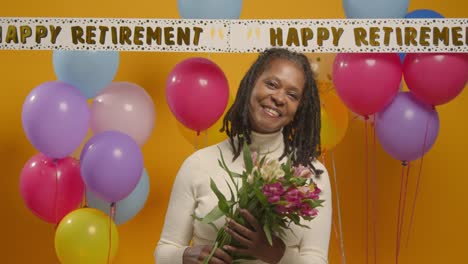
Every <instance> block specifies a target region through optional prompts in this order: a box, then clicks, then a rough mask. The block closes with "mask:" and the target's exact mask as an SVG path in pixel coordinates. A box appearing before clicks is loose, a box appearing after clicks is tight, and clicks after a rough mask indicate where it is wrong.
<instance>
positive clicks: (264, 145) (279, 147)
mask: <svg viewBox="0 0 468 264" xmlns="http://www.w3.org/2000/svg"><path fill="white" fill-rule="evenodd" d="M250 139H251V140H252V143H251V144H250V149H251V150H252V151H258V149H259V148H260V152H261V153H262V154H263V153H273V152H277V151H280V152H281V153H282V152H283V147H284V141H283V130H282V129H281V130H280V131H278V132H274V133H270V134H261V133H258V132H255V131H252V132H251V133H250Z"/></svg>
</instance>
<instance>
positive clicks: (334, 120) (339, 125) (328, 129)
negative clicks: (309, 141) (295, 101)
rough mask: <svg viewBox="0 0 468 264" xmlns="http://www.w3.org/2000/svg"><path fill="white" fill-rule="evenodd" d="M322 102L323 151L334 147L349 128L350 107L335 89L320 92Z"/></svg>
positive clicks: (321, 135) (321, 134) (321, 132)
mask: <svg viewBox="0 0 468 264" xmlns="http://www.w3.org/2000/svg"><path fill="white" fill-rule="evenodd" d="M320 102H321V131H320V137H321V141H322V142H321V144H322V145H321V146H322V150H323V152H326V151H328V150H331V149H332V148H334V147H335V146H336V145H338V143H340V141H341V140H343V138H344V136H345V135H346V130H348V123H349V114H348V108H346V106H345V105H344V103H343V102H342V101H341V100H340V98H339V97H338V96H337V95H336V94H335V92H333V91H330V90H328V91H324V92H321V93H320Z"/></svg>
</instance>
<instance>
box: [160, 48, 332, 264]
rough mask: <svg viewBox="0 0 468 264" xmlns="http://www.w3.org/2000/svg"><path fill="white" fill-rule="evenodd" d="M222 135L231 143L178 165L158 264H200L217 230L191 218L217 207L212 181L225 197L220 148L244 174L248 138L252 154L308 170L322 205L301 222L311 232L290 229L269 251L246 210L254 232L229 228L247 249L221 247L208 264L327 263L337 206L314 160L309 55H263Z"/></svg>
mask: <svg viewBox="0 0 468 264" xmlns="http://www.w3.org/2000/svg"><path fill="white" fill-rule="evenodd" d="M223 130H224V131H226V133H227V135H228V136H229V138H228V139H227V140H225V141H224V142H221V143H219V144H217V145H214V146H211V147H208V148H204V149H201V150H199V151H197V152H195V153H194V154H193V155H191V156H190V157H189V158H187V159H186V160H185V161H184V163H183V165H182V166H181V168H180V170H179V172H178V174H177V177H176V180H175V182H174V186H173V190H172V194H171V198H170V202H169V207H168V211H167V214H166V220H165V224H164V228H163V231H162V234H161V239H160V241H159V242H158V245H157V247H156V251H155V259H156V263H157V264H166V263H171V264H177V263H183V264H192V263H202V262H203V259H204V258H205V257H206V256H208V255H209V254H210V252H211V248H212V246H213V241H214V240H215V238H216V232H215V230H214V229H213V228H212V227H210V226H209V225H206V224H202V223H200V222H199V221H194V220H193V217H192V215H196V216H201V217H203V216H205V215H206V214H207V213H208V212H209V211H210V210H211V209H212V208H213V207H214V206H216V205H217V202H218V199H217V197H216V195H215V194H214V193H213V192H212V190H211V189H210V178H212V179H213V180H214V181H215V183H216V184H217V186H218V188H219V189H220V190H221V191H222V192H223V193H224V194H225V195H228V194H229V189H228V186H227V184H226V181H225V179H227V178H228V176H227V174H226V172H225V171H224V170H223V169H222V168H221V167H220V166H219V165H218V159H219V158H220V157H219V150H221V151H222V152H223V155H224V157H225V160H226V162H228V164H227V165H228V168H230V169H231V170H232V171H236V172H239V173H240V172H242V171H243V165H244V164H243V160H242V158H239V155H240V153H241V152H242V146H243V143H244V140H246V141H247V143H248V145H249V147H250V148H251V150H252V151H259V150H260V151H261V152H262V153H268V157H269V158H277V159H278V160H280V161H284V160H285V159H286V156H287V155H288V154H293V161H294V163H295V165H299V164H302V165H304V166H309V168H311V169H312V170H313V172H314V173H315V177H316V178H315V179H314V180H315V182H317V184H318V185H319V187H320V188H321V189H322V195H321V197H320V199H323V200H325V203H324V204H323V207H321V208H320V209H319V213H318V216H317V217H316V218H315V219H314V220H312V221H304V222H303V223H301V224H304V225H307V226H309V227H310V228H309V229H307V228H303V227H299V226H296V225H294V224H292V225H291V230H288V231H287V232H286V233H287V235H286V236H285V238H284V240H283V239H280V238H279V237H276V236H274V237H273V245H272V246H270V245H269V243H268V241H267V239H266V236H265V233H264V232H263V230H262V228H260V227H259V225H258V222H257V220H256V219H255V218H254V217H253V216H252V215H251V214H250V213H249V212H247V211H243V212H241V214H242V216H243V217H244V218H245V220H246V221H247V222H248V223H249V224H250V225H251V226H252V227H253V229H248V228H246V227H244V226H242V225H240V224H238V223H236V222H233V221H230V222H229V224H228V228H227V229H226V231H227V232H228V233H230V234H231V235H232V236H233V237H234V238H235V239H236V240H238V241H239V242H240V243H241V245H242V246H243V247H242V248H235V247H232V246H226V247H224V248H223V249H217V250H216V252H215V254H214V257H213V258H212V259H211V261H210V263H213V264H218V263H219V264H228V263H231V262H232V259H231V257H230V256H229V253H242V254H247V255H251V256H252V257H255V258H256V259H257V260H250V261H247V260H246V261H244V262H242V263H287V264H296V263H297V264H302V263H304V264H316V263H317V264H318V263H327V262H328V261H327V259H328V245H329V240H330V228H331V212H332V208H331V207H332V201H331V192H330V183H329V178H328V174H327V172H326V169H325V168H324V166H323V165H322V164H320V163H319V162H318V161H317V160H316V158H317V157H318V156H319V155H320V101H319V97H318V90H317V87H316V84H315V80H314V78H313V73H312V70H311V68H310V64H309V61H308V60H307V57H305V56H304V55H302V54H299V53H295V52H290V51H288V50H286V49H277V48H274V49H269V50H267V51H265V52H263V53H262V54H260V56H259V57H258V59H257V60H256V61H255V63H254V64H253V65H252V67H251V68H250V69H249V71H248V72H247V74H246V75H245V76H244V78H243V79H242V81H241V84H240V87H239V90H238V92H237V96H236V99H235V101H234V104H233V105H232V107H231V108H230V109H229V111H228V112H227V114H226V116H225V118H224V125H223ZM225 221H226V219H224V218H221V219H218V220H217V221H216V222H215V225H216V226H217V227H218V228H220V227H222V226H223V225H224V223H225Z"/></svg>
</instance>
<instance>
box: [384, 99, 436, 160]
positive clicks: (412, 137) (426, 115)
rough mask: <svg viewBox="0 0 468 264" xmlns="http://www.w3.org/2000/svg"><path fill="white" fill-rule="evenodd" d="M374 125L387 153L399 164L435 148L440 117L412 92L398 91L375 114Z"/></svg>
mask: <svg viewBox="0 0 468 264" xmlns="http://www.w3.org/2000/svg"><path fill="white" fill-rule="evenodd" d="M375 126H376V127H375V128H376V134H377V137H378V139H379V142H380V144H381V145H382V147H383V149H384V150H385V151H386V152H387V153H388V154H390V155H391V156H392V157H394V158H395V159H398V160H401V161H413V160H416V159H418V158H420V157H422V156H423V155H424V154H425V153H426V152H427V151H429V149H430V148H431V147H432V146H433V145H434V143H435V141H436V139H437V135H438V134H439V115H438V113H437V111H436V110H435V109H434V108H433V107H431V106H429V105H427V104H425V103H423V102H421V101H418V100H417V99H416V98H415V97H414V96H413V95H412V94H411V93H409V92H401V93H399V94H398V95H397V96H396V97H395V99H394V100H393V102H392V103H391V104H390V105H389V106H387V107H386V108H385V109H384V110H383V111H382V112H379V113H377V115H376V123H375ZM426 130H427V134H426Z"/></svg>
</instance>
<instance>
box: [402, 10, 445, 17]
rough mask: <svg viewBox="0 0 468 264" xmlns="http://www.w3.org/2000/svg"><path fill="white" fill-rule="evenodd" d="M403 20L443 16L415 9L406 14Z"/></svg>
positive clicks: (430, 11)
mask: <svg viewBox="0 0 468 264" xmlns="http://www.w3.org/2000/svg"><path fill="white" fill-rule="evenodd" d="M405 18H444V16H443V15H441V14H440V13H438V12H436V11H434V10H430V9H416V10H413V11H411V12H409V13H408V14H406V16H405Z"/></svg>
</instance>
